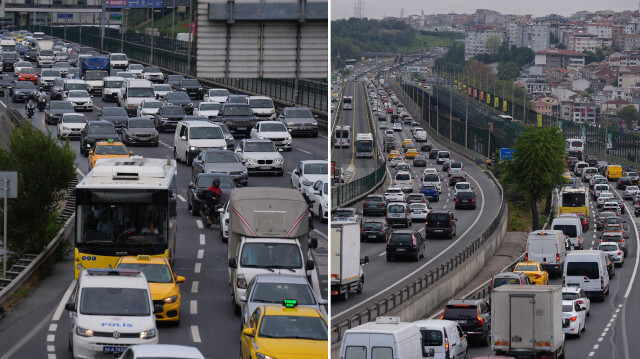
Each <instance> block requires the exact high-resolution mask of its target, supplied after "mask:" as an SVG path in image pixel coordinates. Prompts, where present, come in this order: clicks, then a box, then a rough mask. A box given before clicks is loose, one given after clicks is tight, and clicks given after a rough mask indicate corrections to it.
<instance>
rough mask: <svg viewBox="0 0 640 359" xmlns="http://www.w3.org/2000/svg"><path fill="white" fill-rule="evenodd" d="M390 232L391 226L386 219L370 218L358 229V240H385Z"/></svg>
mask: <svg viewBox="0 0 640 359" xmlns="http://www.w3.org/2000/svg"><path fill="white" fill-rule="evenodd" d="M390 233H391V228H389V225H388V224H387V222H386V221H382V220H375V219H370V220H368V221H366V222H364V223H363V224H362V229H360V241H362V242H366V241H368V240H378V241H382V242H385V241H386V240H387V238H388V237H389V234H390Z"/></svg>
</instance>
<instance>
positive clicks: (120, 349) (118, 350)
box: [102, 346, 128, 353]
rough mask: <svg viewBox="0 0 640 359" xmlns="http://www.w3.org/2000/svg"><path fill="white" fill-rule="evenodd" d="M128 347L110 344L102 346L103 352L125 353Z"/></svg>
mask: <svg viewBox="0 0 640 359" xmlns="http://www.w3.org/2000/svg"><path fill="white" fill-rule="evenodd" d="M127 348H128V347H110V346H104V347H102V352H103V353H124V351H125V350H127Z"/></svg>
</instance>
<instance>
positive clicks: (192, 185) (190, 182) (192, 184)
mask: <svg viewBox="0 0 640 359" xmlns="http://www.w3.org/2000/svg"><path fill="white" fill-rule="evenodd" d="M187 187H189V188H196V184H195V183H193V181H189V184H188V185H187Z"/></svg>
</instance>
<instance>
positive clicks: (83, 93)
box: [67, 90, 90, 98]
mask: <svg viewBox="0 0 640 359" xmlns="http://www.w3.org/2000/svg"><path fill="white" fill-rule="evenodd" d="M67 97H75V98H78V97H90V96H89V93H88V92H87V91H84V90H73V91H69V95H67Z"/></svg>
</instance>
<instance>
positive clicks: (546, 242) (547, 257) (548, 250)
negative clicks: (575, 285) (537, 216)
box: [525, 230, 567, 277]
mask: <svg viewBox="0 0 640 359" xmlns="http://www.w3.org/2000/svg"><path fill="white" fill-rule="evenodd" d="M525 253H526V254H525V260H530V261H534V262H538V263H541V264H542V268H544V269H545V270H546V271H547V272H549V274H551V273H554V274H556V275H557V276H558V277H559V276H560V275H562V271H563V270H564V261H565V257H566V255H567V250H566V248H565V243H564V233H562V231H560V230H541V231H534V232H531V233H529V236H528V237H527V249H526V252H525Z"/></svg>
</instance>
